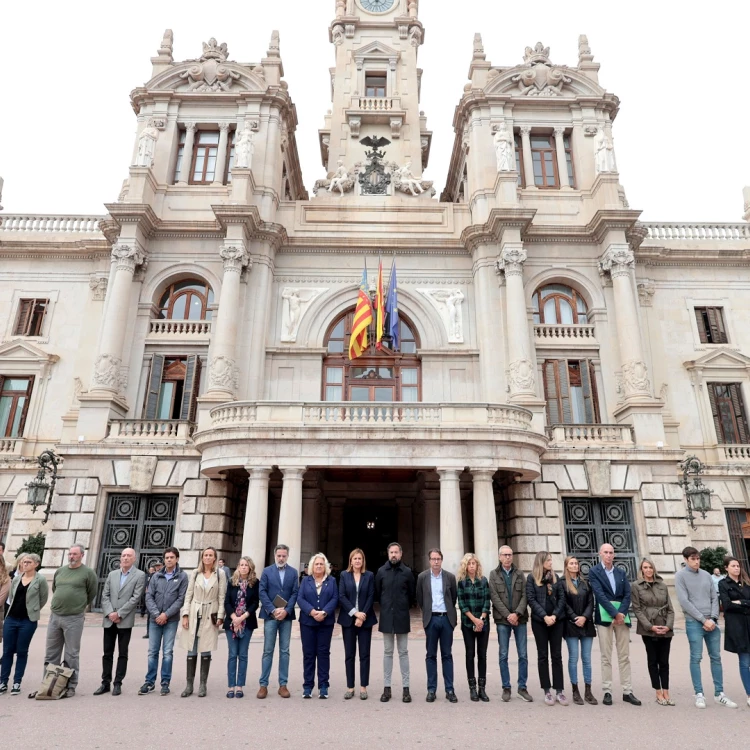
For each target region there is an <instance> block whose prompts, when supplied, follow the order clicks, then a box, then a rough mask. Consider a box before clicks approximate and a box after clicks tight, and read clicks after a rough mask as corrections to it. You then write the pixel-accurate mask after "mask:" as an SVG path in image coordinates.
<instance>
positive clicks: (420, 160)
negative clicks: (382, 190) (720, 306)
mask: <svg viewBox="0 0 750 750" xmlns="http://www.w3.org/2000/svg"><path fill="white" fill-rule="evenodd" d="M335 8H336V16H335V18H334V20H333V22H332V23H331V25H330V27H329V37H330V41H331V43H332V44H333V45H334V49H335V53H336V64H335V67H333V68H331V69H330V74H331V103H332V106H331V109H330V110H329V113H328V114H327V115H326V118H325V119H326V121H325V127H324V128H323V129H321V130H320V131H319V137H320V152H321V159H322V163H323V166H324V167H325V169H326V170H327V172H328V173H332V172H335V171H336V169H337V166H338V162H339V161H341V162H342V164H343V166H344V168H346V169H347V170H348V171H349V172H350V173H351V170H352V169H353V168H354V165H356V164H363V163H364V162H365V160H366V156H365V153H366V151H367V150H368V148H367V146H365V145H363V144H361V143H360V141H361V140H362V139H363V138H365V137H370V138H375V137H377V138H387V139H388V140H389V141H390V144H389V145H387V146H386V147H385V149H384V150H385V153H386V156H385V159H386V160H387V161H388V162H395V163H396V164H397V165H398V166H399V167H402V166H405V165H407V164H409V163H410V164H411V167H410V171H411V173H412V174H413V175H414V176H415V177H418V178H421V176H422V172H423V170H424V169H425V168H426V167H427V161H428V158H429V153H430V142H431V139H432V133H430V132H429V131H428V130H427V120H426V118H425V116H424V113H422V112H420V109H419V94H420V82H421V76H422V71H421V70H420V69H419V67H418V55H419V47H420V45H421V44H422V42H423V41H424V28H423V26H422V24H421V23H420V21H419V17H418V2H417V0H336V2H335ZM355 193H356V189H355Z"/></svg>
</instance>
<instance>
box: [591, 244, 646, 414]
mask: <svg viewBox="0 0 750 750" xmlns="http://www.w3.org/2000/svg"><path fill="white" fill-rule="evenodd" d="M634 264H635V256H634V254H633V251H632V250H631V249H630V246H629V245H627V244H621V243H614V244H612V245H610V246H609V247H608V248H607V250H606V252H605V253H604V255H602V257H601V258H600V260H599V268H600V270H601V271H602V273H609V274H610V275H611V277H612V288H613V292H614V298H615V317H616V319H617V340H618V345H619V347H620V362H621V367H622V380H623V389H624V396H625V399H626V400H627V399H630V398H643V397H647V398H648V397H650V395H651V384H650V382H649V378H648V368H647V367H646V362H645V360H644V357H643V348H642V346H641V331H640V326H639V324H638V310H637V308H636V304H635V299H636V297H635V285H634V280H633V266H634Z"/></svg>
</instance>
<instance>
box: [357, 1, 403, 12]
mask: <svg viewBox="0 0 750 750" xmlns="http://www.w3.org/2000/svg"><path fill="white" fill-rule="evenodd" d="M359 1H360V3H361V4H362V7H363V8H364V9H365V10H366V11H369V12H370V13H385V11H387V10H390V9H391V8H392V7H393V3H394V2H395V0H359Z"/></svg>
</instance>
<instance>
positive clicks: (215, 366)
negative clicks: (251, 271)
mask: <svg viewBox="0 0 750 750" xmlns="http://www.w3.org/2000/svg"><path fill="white" fill-rule="evenodd" d="M219 255H221V257H222V259H223V261H224V278H223V281H222V286H221V299H220V300H219V310H218V312H217V314H216V320H215V321H214V323H213V325H212V329H211V338H212V341H211V356H210V359H209V365H208V391H207V392H208V393H216V394H220V395H222V396H225V397H226V398H227V399H228V400H229V399H232V398H234V393H235V389H236V382H235V381H236V371H237V364H236V359H235V347H236V345H237V321H238V319H239V316H238V314H237V311H238V310H239V308H240V274H241V273H242V269H243V268H244V267H245V266H248V265H250V259H249V256H248V254H247V250H246V249H245V246H244V244H243V243H242V242H241V241H235V242H232V243H230V242H228V241H227V242H226V243H225V244H224V245H223V246H222V248H221V250H219Z"/></svg>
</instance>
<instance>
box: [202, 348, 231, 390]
mask: <svg viewBox="0 0 750 750" xmlns="http://www.w3.org/2000/svg"><path fill="white" fill-rule="evenodd" d="M237 375H238V372H237V368H236V367H235V363H234V360H233V359H231V358H230V357H225V356H224V355H223V354H220V355H219V356H218V357H211V363H210V365H209V367H208V389H209V390H210V391H216V390H220V391H228V392H230V393H234V392H235V391H236V390H237Z"/></svg>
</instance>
